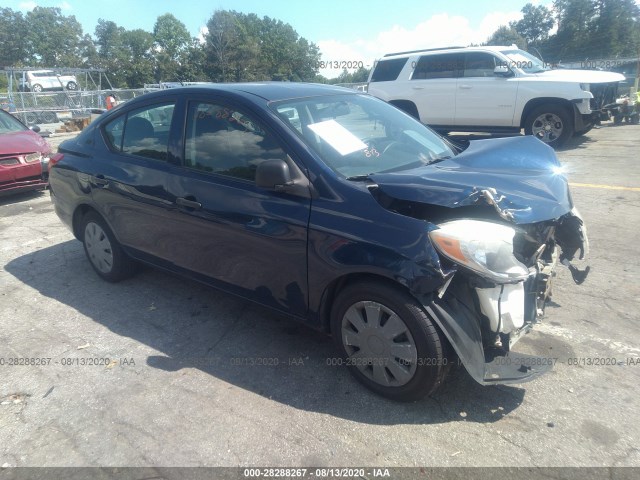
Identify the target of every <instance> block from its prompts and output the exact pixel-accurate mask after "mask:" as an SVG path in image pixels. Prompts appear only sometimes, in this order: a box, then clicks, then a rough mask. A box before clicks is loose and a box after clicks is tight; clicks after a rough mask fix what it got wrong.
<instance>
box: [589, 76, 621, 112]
mask: <svg viewBox="0 0 640 480" xmlns="http://www.w3.org/2000/svg"><path fill="white" fill-rule="evenodd" d="M589 90H590V91H591V93H592V94H593V98H592V99H591V101H590V105H591V110H594V111H597V110H602V108H603V107H604V106H605V105H608V104H610V103H614V102H615V101H616V98H618V82H611V83H594V84H592V85H590V87H589Z"/></svg>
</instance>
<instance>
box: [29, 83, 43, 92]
mask: <svg viewBox="0 0 640 480" xmlns="http://www.w3.org/2000/svg"><path fill="white" fill-rule="evenodd" d="M31 91H32V92H36V93H40V92H41V91H42V85H40V84H39V83H36V84H35V85H34V86H33V87H31Z"/></svg>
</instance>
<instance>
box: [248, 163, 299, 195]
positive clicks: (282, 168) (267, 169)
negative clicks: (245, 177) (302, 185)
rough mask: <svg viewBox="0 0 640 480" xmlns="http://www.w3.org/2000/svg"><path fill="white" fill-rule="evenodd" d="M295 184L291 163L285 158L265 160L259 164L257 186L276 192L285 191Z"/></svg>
mask: <svg viewBox="0 0 640 480" xmlns="http://www.w3.org/2000/svg"><path fill="white" fill-rule="evenodd" d="M293 184H294V183H293V180H291V172H290V171H289V165H287V162H285V161H284V160H281V159H276V160H265V161H264V162H262V163H260V164H258V167H257V169H256V186H258V187H260V188H264V189H266V190H273V191H275V192H284V191H286V190H287V187H290V186H292V185H293Z"/></svg>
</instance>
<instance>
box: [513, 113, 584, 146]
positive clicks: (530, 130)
mask: <svg viewBox="0 0 640 480" xmlns="http://www.w3.org/2000/svg"><path fill="white" fill-rule="evenodd" d="M524 131H525V133H526V134H527V135H533V136H535V137H536V138H538V139H540V140H542V141H543V142H544V143H546V144H548V145H550V146H552V147H554V148H556V147H559V146H561V145H563V144H564V143H565V142H566V141H567V140H568V139H569V137H571V136H572V135H573V121H572V120H571V116H570V115H569V112H568V111H567V109H566V108H564V107H562V106H559V105H552V104H545V105H541V106H539V107H536V108H534V109H533V110H532V111H531V113H529V115H528V116H527V119H526V120H525V124H524ZM585 133H586V132H585Z"/></svg>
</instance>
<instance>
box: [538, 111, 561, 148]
mask: <svg viewBox="0 0 640 480" xmlns="http://www.w3.org/2000/svg"><path fill="white" fill-rule="evenodd" d="M563 129H564V125H563V124H562V119H561V118H560V117H559V116H557V115H555V114H553V113H544V114H542V115H540V116H539V117H538V118H536V119H535V120H534V122H533V125H532V127H531V133H533V135H535V136H536V137H538V138H539V139H540V140H542V141H543V142H545V143H550V142H553V141H554V140H557V139H558V138H559V137H560V135H562V130H563Z"/></svg>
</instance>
